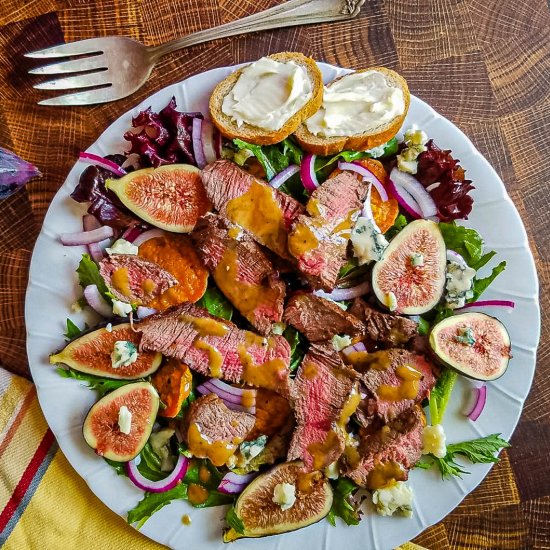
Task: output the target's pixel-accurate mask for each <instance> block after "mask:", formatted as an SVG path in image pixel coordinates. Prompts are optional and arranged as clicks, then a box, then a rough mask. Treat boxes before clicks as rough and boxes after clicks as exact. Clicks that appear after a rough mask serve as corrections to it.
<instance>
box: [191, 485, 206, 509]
mask: <svg viewBox="0 0 550 550" xmlns="http://www.w3.org/2000/svg"><path fill="white" fill-rule="evenodd" d="M208 496H209V493H208V489H205V488H204V487H202V486H201V485H197V484H196V483H191V484H190V485H189V487H188V489H187V498H188V500H189V502H190V503H191V504H194V505H195V506H196V505H198V504H204V503H205V502H206V501H207V500H208Z"/></svg>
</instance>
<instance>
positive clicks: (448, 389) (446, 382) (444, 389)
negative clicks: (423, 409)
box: [430, 369, 458, 426]
mask: <svg viewBox="0 0 550 550" xmlns="http://www.w3.org/2000/svg"><path fill="white" fill-rule="evenodd" d="M457 378H458V374H457V373H456V371H453V370H451V369H443V370H442V372H441V376H440V377H439V378H438V379H437V382H436V384H435V386H434V387H433V389H432V391H431V392H430V420H431V424H432V426H434V425H435V424H441V422H443V417H444V415H445V410H446V409H447V405H448V404H449V399H450V397H451V393H452V391H453V388H454V386H455V383H456V380H457Z"/></svg>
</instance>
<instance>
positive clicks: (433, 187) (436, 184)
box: [426, 181, 441, 193]
mask: <svg viewBox="0 0 550 550" xmlns="http://www.w3.org/2000/svg"><path fill="white" fill-rule="evenodd" d="M440 185H441V182H440V181H436V182H435V183H432V184H431V185H428V187H426V191H428V193H431V192H432V191H433V190H434V189H437V188H438V187H439V186H440Z"/></svg>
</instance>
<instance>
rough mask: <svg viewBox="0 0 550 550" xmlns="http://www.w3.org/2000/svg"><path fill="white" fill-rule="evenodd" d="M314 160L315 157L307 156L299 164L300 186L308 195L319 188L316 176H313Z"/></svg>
mask: <svg viewBox="0 0 550 550" xmlns="http://www.w3.org/2000/svg"><path fill="white" fill-rule="evenodd" d="M316 158H317V156H316V155H310V154H307V155H305V156H304V158H303V159H302V162H301V164H300V178H301V179H302V184H303V185H304V187H305V188H306V190H307V191H309V192H310V193H313V191H315V189H317V187H319V182H318V181H317V176H316V175H315V159H316Z"/></svg>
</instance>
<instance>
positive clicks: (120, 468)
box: [103, 457, 128, 477]
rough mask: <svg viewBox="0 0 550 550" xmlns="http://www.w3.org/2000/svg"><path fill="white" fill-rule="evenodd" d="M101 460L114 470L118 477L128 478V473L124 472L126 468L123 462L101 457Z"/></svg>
mask: <svg viewBox="0 0 550 550" xmlns="http://www.w3.org/2000/svg"><path fill="white" fill-rule="evenodd" d="M103 460H104V461H105V462H106V463H107V464H108V465H109V466H111V467H112V468H114V470H115V472H116V473H117V475H118V476H126V477H128V473H127V472H126V466H125V464H126V463H125V462H116V461H115V460H110V459H109V458H105V457H103Z"/></svg>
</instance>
